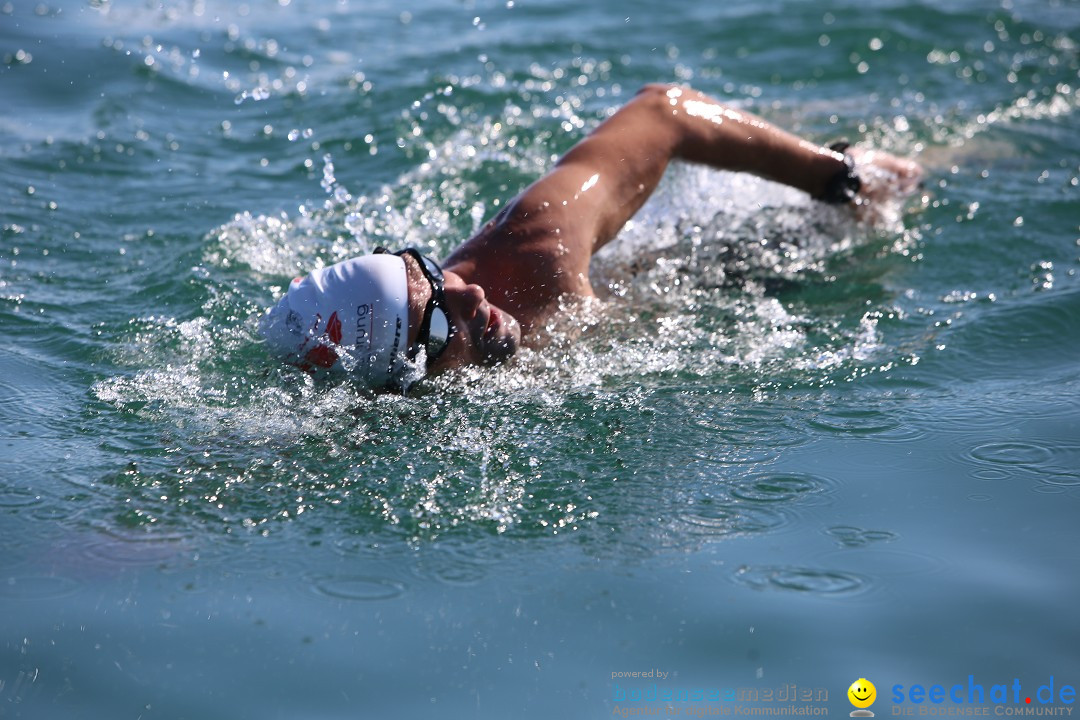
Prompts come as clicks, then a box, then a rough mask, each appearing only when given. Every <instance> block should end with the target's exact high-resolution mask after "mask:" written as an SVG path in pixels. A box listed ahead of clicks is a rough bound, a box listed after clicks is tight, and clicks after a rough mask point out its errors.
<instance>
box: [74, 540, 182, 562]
mask: <svg viewBox="0 0 1080 720" xmlns="http://www.w3.org/2000/svg"><path fill="white" fill-rule="evenodd" d="M184 548H185V543H184V542H183V537H182V536H180V535H162V534H146V535H141V534H127V535H126V534H121V533H116V532H110V533H106V535H105V537H103V538H101V539H98V540H95V541H93V542H89V543H86V544H84V545H82V546H81V548H80V552H81V553H82V554H83V555H84V556H86V557H87V558H88V559H91V560H98V561H102V560H104V561H106V562H110V563H116V564H118V565H123V566H125V567H130V566H133V565H156V564H161V563H165V562H167V561H169V560H173V559H175V558H176V557H177V556H178V555H180V553H181V552H182V551H183V550H184Z"/></svg>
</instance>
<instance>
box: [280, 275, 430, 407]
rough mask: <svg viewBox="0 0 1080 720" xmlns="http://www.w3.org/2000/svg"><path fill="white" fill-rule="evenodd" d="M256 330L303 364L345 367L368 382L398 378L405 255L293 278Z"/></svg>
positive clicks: (405, 311) (404, 339)
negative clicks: (286, 290)
mask: <svg viewBox="0 0 1080 720" xmlns="http://www.w3.org/2000/svg"><path fill="white" fill-rule="evenodd" d="M259 331H260V332H261V333H262V335H263V337H264V338H265V339H266V343H267V345H269V346H270V348H271V350H272V351H273V352H275V353H276V354H278V355H280V356H281V357H282V358H284V359H285V360H286V361H287V362H290V363H292V364H294V365H298V366H300V367H301V368H304V369H305V370H313V369H316V368H327V369H331V370H335V371H344V372H350V373H352V374H353V375H354V376H356V378H357V379H359V380H360V381H362V382H364V383H366V384H367V385H369V386H371V387H373V388H382V387H386V386H388V385H394V384H396V383H399V382H400V380H401V371H402V368H403V366H404V364H405V351H406V349H407V345H408V338H409V288H408V281H407V279H406V273H405V261H404V260H402V259H401V258H400V257H398V256H397V255H389V254H386V255H363V256H361V257H356V258H352V259H350V260H345V261H343V262H339V263H338V264H337V265H332V266H331V267H328V268H323V269H322V270H315V271H314V272H312V273H311V274H310V275H308V276H307V277H304V278H296V279H295V280H293V281H292V282H291V283H290V284H289V291H288V292H287V293H285V295H284V297H282V298H281V300H280V301H278V304H277V305H275V306H274V307H272V308H270V309H268V310H267V311H266V314H265V315H263V316H262V319H261V320H260V322H259Z"/></svg>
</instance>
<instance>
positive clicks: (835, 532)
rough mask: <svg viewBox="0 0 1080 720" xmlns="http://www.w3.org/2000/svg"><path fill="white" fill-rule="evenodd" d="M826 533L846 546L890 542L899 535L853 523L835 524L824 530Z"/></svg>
mask: <svg viewBox="0 0 1080 720" xmlns="http://www.w3.org/2000/svg"><path fill="white" fill-rule="evenodd" d="M825 533H826V534H827V535H830V536H831V537H833V538H835V539H836V541H837V542H838V543H839V544H840V545H842V546H843V547H847V548H857V547H866V546H867V545H870V544H871V543H878V542H892V541H893V540H896V539H897V538H898V537H900V536H899V535H897V534H896V533H894V532H889V531H888V530H864V529H863V528H859V527H855V526H853V525H835V526H833V527H831V528H829V529H828V530H826V531H825Z"/></svg>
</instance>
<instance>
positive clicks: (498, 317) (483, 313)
mask: <svg viewBox="0 0 1080 720" xmlns="http://www.w3.org/2000/svg"><path fill="white" fill-rule="evenodd" d="M402 257H403V258H404V260H405V268H406V272H407V274H408V282H409V346H410V347H411V346H412V344H413V343H415V342H416V337H417V334H418V333H419V331H420V323H421V321H422V320H423V317H424V307H425V306H426V305H427V302H428V299H430V298H431V284H430V283H429V282H428V281H427V279H426V278H425V277H424V273H423V271H422V270H421V269H420V266H419V265H418V264H417V262H416V260H415V259H414V258H412V257H411V256H409V255H404V256H402ZM443 275H444V277H445V281H444V285H443V293H444V295H445V297H446V309H447V311H448V312H449V314H450V322H451V323H452V324H453V326H454V329H455V331H454V333H453V337H451V338H450V344H449V345H448V346H447V348H446V350H444V351H443V352H442V354H441V355H439V357H438V359H437V360H435V362H434V363H432V364H431V365H429V366H428V372H429V373H430V374H436V373H440V372H443V371H444V370H449V369H451V368H455V367H461V366H463V365H497V364H499V363H501V362H503V361H505V360H507V359H508V358H509V357H510V356H511V355H513V354H514V353H515V352H516V351H517V348H518V345H519V344H520V343H521V326H520V325H519V324H518V321H517V320H516V319H514V317H513V316H512V315H510V314H509V313H507V312H505V311H504V310H501V309H500V308H497V307H495V306H494V305H492V304H491V303H489V302H488V301H487V298H486V297H485V295H484V289H483V288H482V287H480V286H479V285H475V284H470V283H466V282H465V281H464V280H463V279H462V278H461V276H460V275H458V274H457V273H454V272H450V271H448V270H444V271H443Z"/></svg>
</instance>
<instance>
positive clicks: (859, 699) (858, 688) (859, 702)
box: [847, 678, 877, 708]
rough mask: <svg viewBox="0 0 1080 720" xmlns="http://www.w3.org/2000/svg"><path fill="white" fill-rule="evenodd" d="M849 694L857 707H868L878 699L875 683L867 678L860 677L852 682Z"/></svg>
mask: <svg viewBox="0 0 1080 720" xmlns="http://www.w3.org/2000/svg"><path fill="white" fill-rule="evenodd" d="M847 696H848V700H850V701H851V704H852V705H854V706H855V707H857V708H868V707H870V706H871V705H873V704H874V700H876V699H877V688H875V687H874V683H872V682H870V681H869V680H867V679H866V678H859V679H858V680H856V681H855V682H853V683H851V687H849V688H848V690H847Z"/></svg>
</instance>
